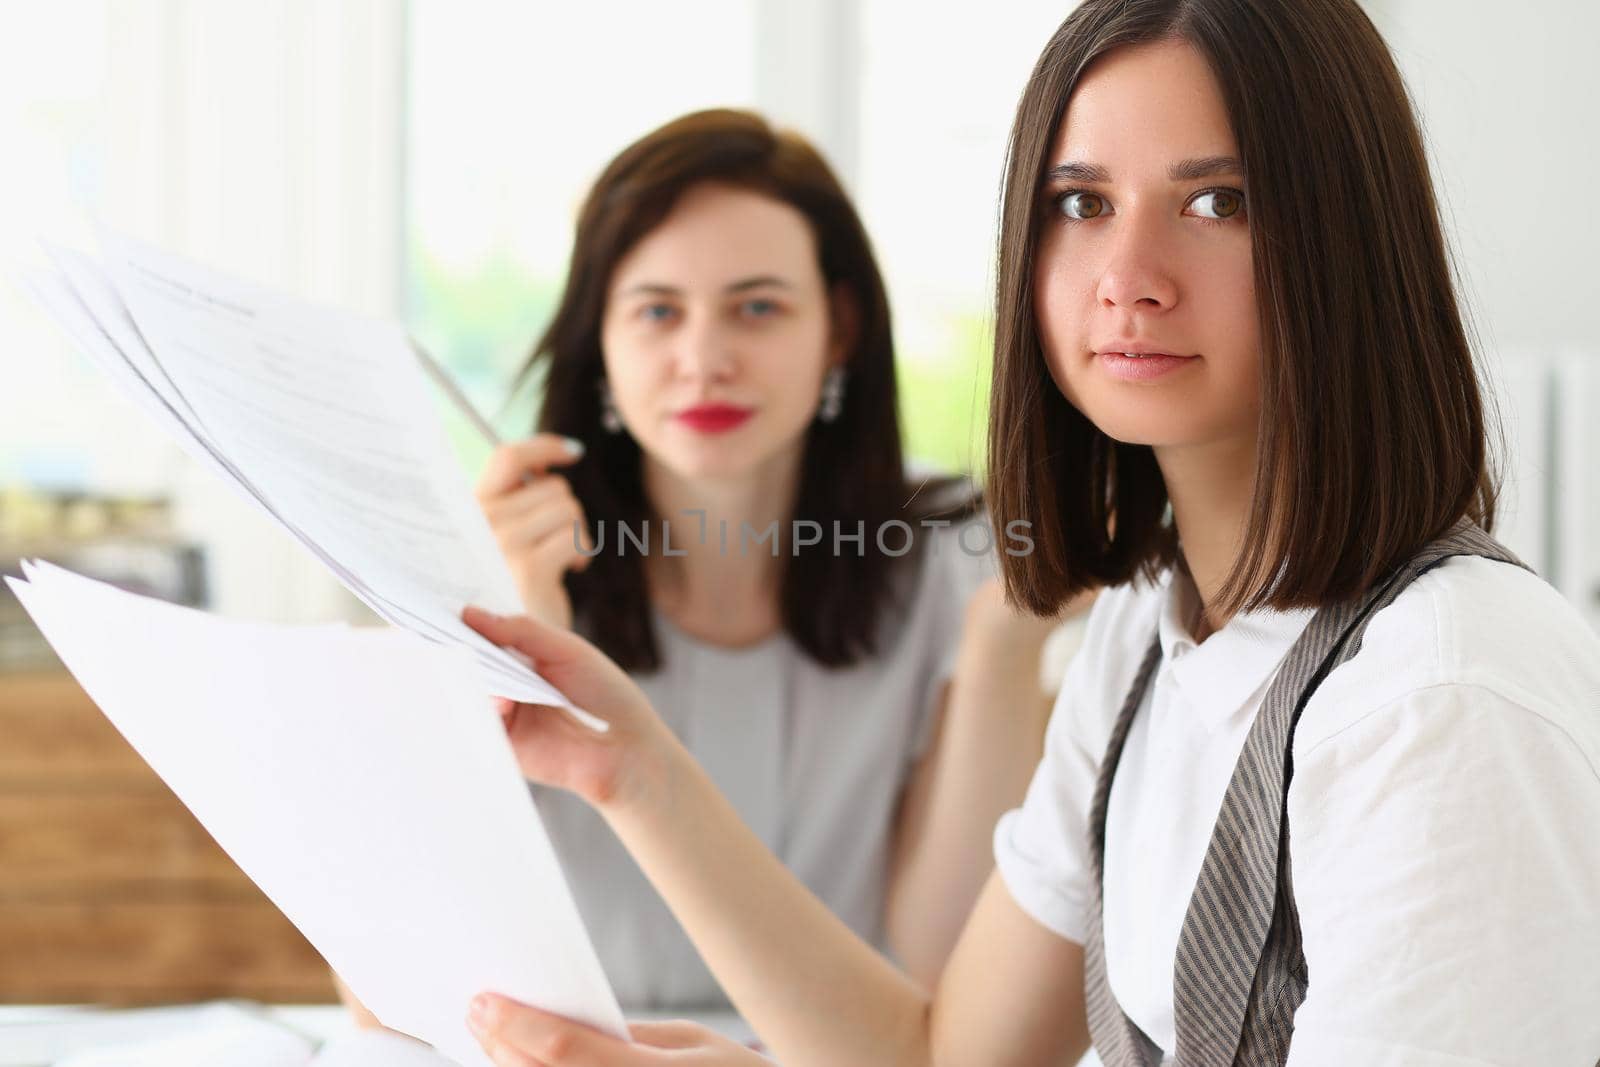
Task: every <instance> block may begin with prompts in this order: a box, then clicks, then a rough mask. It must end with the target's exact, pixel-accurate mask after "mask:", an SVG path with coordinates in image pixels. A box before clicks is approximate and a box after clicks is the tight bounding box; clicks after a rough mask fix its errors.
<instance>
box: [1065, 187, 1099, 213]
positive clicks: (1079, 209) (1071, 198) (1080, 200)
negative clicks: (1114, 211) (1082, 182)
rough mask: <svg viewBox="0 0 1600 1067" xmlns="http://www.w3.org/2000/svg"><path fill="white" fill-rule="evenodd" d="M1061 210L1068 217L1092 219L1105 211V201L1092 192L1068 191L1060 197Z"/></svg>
mask: <svg viewBox="0 0 1600 1067" xmlns="http://www.w3.org/2000/svg"><path fill="white" fill-rule="evenodd" d="M1061 210H1062V211H1063V212H1065V213H1066V215H1067V216H1068V217H1069V218H1074V219H1092V218H1096V217H1098V216H1099V215H1100V214H1101V212H1103V211H1105V201H1103V200H1101V199H1100V198H1099V197H1098V196H1096V195H1095V194H1093V193H1068V194H1067V195H1066V196H1064V197H1062V198H1061Z"/></svg>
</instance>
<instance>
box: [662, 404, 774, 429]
mask: <svg viewBox="0 0 1600 1067" xmlns="http://www.w3.org/2000/svg"><path fill="white" fill-rule="evenodd" d="M753 414H755V412H754V410H752V409H751V408H738V407H733V406H732V405H729V404H703V405H701V406H700V407H693V408H688V409H687V410H685V411H680V412H679V413H678V419H679V420H680V421H681V422H683V424H684V425H686V426H688V427H689V428H690V429H691V430H696V431H698V432H700V433H726V432H727V431H729V430H732V429H734V428H735V427H737V426H741V425H743V424H744V421H745V420H746V419H748V418H749V417H750V416H751V415H753Z"/></svg>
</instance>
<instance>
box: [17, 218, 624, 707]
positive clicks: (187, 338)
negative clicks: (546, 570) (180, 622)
mask: <svg viewBox="0 0 1600 1067" xmlns="http://www.w3.org/2000/svg"><path fill="white" fill-rule="evenodd" d="M101 244H102V246H103V248H104V250H105V256H106V262H105V265H104V266H102V265H100V264H99V263H97V262H96V261H94V260H93V259H91V258H90V257H88V256H85V255H83V254H81V253H77V252H73V251H70V250H67V249H60V248H49V252H50V255H51V257H52V259H53V261H54V264H55V268H54V269H53V270H50V269H43V270H39V271H36V272H34V273H32V274H29V275H27V276H25V277H24V279H23V281H24V284H25V285H26V286H27V287H28V288H29V289H30V290H31V291H32V293H33V295H34V296H35V298H36V299H37V300H38V301H39V303H40V304H41V305H42V306H43V307H44V309H45V311H46V312H47V313H48V314H50V316H51V317H52V318H54V319H55V320H56V321H57V322H58V323H59V324H60V325H61V326H62V327H63V328H64V329H66V331H67V332H68V333H69V334H70V335H71V336H72V337H73V338H74V339H75V340H76V341H77V343H78V345H79V346H80V347H81V348H82V349H83V351H84V352H85V353H87V354H88V356H89V357H90V358H91V359H93V360H94V362H95V363H96V364H98V365H99V366H100V367H101V368H102V369H103V370H104V371H105V373H106V374H108V375H109V376H110V377H111V378H112V379H113V380H114V381H115V382H117V384H118V385H120V386H121V387H122V389H123V390H124V391H125V392H126V393H127V394H128V395H129V396H130V397H132V398H133V400H134V401H135V402H137V403H138V404H140V405H141V406H142V407H143V408H144V409H145V410H146V411H148V412H149V413H150V415H151V416H152V417H154V418H155V419H156V420H157V421H158V422H159V423H160V424H161V425H162V426H163V427H164V428H165V429H166V430H167V431H168V433H170V434H171V435H172V437H173V438H174V439H175V440H176V441H177V442H178V443H179V444H180V445H181V446H182V447H183V448H184V449H185V450H186V451H187V452H188V453H190V454H191V455H193V456H194V457H196V458H197V459H198V460H199V461H200V462H201V463H203V464H205V465H206V466H207V467H209V468H210V469H211V470H213V471H214V472H216V473H217V474H218V475H220V476H221V477H223V478H224V479H226V480H227V481H228V482H230V483H231V484H233V485H234V486H235V487H236V488H237V489H238V490H239V491H240V492H242V493H243V494H244V495H245V496H246V497H247V498H248V499H250V500H251V501H253V502H254V503H255V504H257V505H258V506H259V507H260V508H261V509H263V510H264V511H265V512H266V513H267V514H268V515H269V516H270V517H271V518H272V519H274V520H275V521H276V522H278V523H279V524H280V525H281V526H283V527H284V528H285V529H286V530H288V532H289V533H290V534H291V535H292V536H294V537H295V538H296V539H297V540H299V541H300V543H301V544H303V545H304V546H305V547H306V549H307V550H309V551H310V552H311V553H312V554H314V555H315V556H316V557H317V558H318V559H320V560H321V561H322V562H323V563H324V564H325V565H326V566H327V567H328V569H329V570H331V571H332V572H333V574H334V575H335V576H336V577H337V578H338V579H339V580H340V581H341V582H343V583H344V585H345V586H346V587H347V588H349V589H350V590H351V592H353V593H354V594H355V595H356V596H358V597H360V598H361V600H362V601H364V602H365V603H366V604H367V605H369V606H370V607H371V608H372V609H373V610H374V611H375V612H377V613H378V614H379V615H380V616H382V617H383V618H384V619H386V620H388V621H389V622H391V623H394V624H395V625H397V626H402V627H405V628H406V629H409V630H412V631H414V632H416V633H419V634H421V635H423V636H425V637H428V638H430V639H432V640H435V641H441V642H446V643H452V644H460V645H465V646H467V647H468V648H471V649H472V650H473V651H474V653H475V655H476V656H477V658H478V660H479V662H480V664H481V668H482V669H483V670H484V671H485V673H486V675H487V676H488V677H489V678H490V679H491V683H492V686H493V687H494V688H495V690H496V692H498V693H500V694H501V695H503V696H508V697H513V698H516V699H520V700H527V701H534V702H539V703H545V704H555V705H560V706H565V707H571V706H572V705H571V704H570V703H569V702H568V701H567V700H566V699H565V698H564V697H562V696H561V694H560V693H559V692H557V691H556V690H555V689H554V688H553V687H551V686H550V685H549V684H548V683H546V682H545V681H544V680H543V679H541V678H539V676H538V675H537V674H536V673H534V672H533V671H532V670H531V669H529V667H528V665H527V664H526V663H525V662H524V661H523V660H522V659H521V658H520V657H518V656H516V655H515V654H513V653H510V652H508V651H506V650H504V649H500V648H496V647H494V646H493V645H491V644H490V643H488V642H487V641H485V640H483V638H481V637H480V636H479V635H478V634H476V633H474V632H473V631H472V630H470V629H468V628H467V627H466V626H464V625H463V624H462V622H461V620H460V612H461V609H462V607H464V606H465V605H467V604H476V605H478V606H479V607H483V608H487V609H488V610H490V611H499V612H502V613H507V612H516V611H520V610H521V606H520V603H519V600H518V597H517V592H516V585H515V582H514V581H513V579H512V577H511V573H510V571H509V569H508V568H507V566H506V563H505V561H504V559H503V558H502V557H501V555H500V553H499V551H498V550H497V548H496V546H495V544H494V538H493V535H492V534H491V533H490V531H489V526H488V523H487V522H486V521H485V520H484V518H483V516H482V514H481V513H480V512H479V511H478V508H477V506H476V505H475V503H474V502H473V500H472V496H471V492H470V490H469V487H468V486H467V484H466V479H465V476H464V475H463V473H462V471H461V469H460V467H459V466H458V464H457V463H456V461H455V459H454V457H453V455H452V454H451V451H450V447H449V443H448V440H447V438H446V435H445V432H444V428H443V425H442V424H441V422H440V420H439V416H438V412H437V410H436V409H435V407H434V406H433V404H432V403H431V401H430V399H429V394H428V385H427V381H426V378H425V377H424V374H423V371H422V369H421V366H420V365H419V363H418V361H417V359H416V355H415V351H414V349H413V348H412V346H411V343H410V341H409V339H408V338H407V337H406V335H405V333H404V331H403V330H401V328H400V327H399V326H398V325H397V324H395V323H392V322H384V321H380V320H375V319H370V318H366V317H363V316H360V315H355V314H352V313H349V312H344V311H340V310H336V309H332V308H326V307H321V306H318V305H314V304H310V303H307V302H305V301H300V300H295V299H292V298H290V297H287V296H285V295H283V294H280V293H276V292H273V291H270V290H267V289H264V288H262V287H260V286H256V285H252V284H249V283H246V282H242V281H238V280H236V279H232V278H228V277H225V276H223V275H220V274H217V273H215V272H213V271H210V270H207V269H205V268H203V267H200V266H198V265H196V264H193V263H190V262H187V261H185V260H181V259H179V258H177V257H175V256H172V255H169V254H167V253H164V252H161V251H160V250H157V249H154V248H151V247H149V246H146V245H143V244H140V243H138V242H135V241H131V240H128V239H126V238H122V237H118V236H115V235H112V234H103V235H102V237H101ZM574 710H577V709H574ZM587 721H589V722H591V724H593V725H596V726H597V727H599V724H598V723H596V722H595V720H593V719H588V720H587Z"/></svg>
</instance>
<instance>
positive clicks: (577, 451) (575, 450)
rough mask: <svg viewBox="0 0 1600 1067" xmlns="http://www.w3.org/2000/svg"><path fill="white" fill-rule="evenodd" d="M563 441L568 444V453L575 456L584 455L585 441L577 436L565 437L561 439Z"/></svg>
mask: <svg viewBox="0 0 1600 1067" xmlns="http://www.w3.org/2000/svg"><path fill="white" fill-rule="evenodd" d="M561 443H562V444H564V445H566V447H567V453H568V454H569V455H571V456H572V457H573V458H577V457H579V456H581V455H583V452H584V446H583V442H582V441H580V440H578V439H577V438H576V437H563V438H562V439H561Z"/></svg>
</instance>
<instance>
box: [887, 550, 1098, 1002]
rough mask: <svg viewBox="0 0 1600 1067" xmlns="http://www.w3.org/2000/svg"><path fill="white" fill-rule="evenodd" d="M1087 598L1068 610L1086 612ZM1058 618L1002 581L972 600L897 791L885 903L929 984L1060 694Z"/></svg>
mask: <svg viewBox="0 0 1600 1067" xmlns="http://www.w3.org/2000/svg"><path fill="white" fill-rule="evenodd" d="M1093 599H1094V598H1093V595H1092V594H1088V595H1086V596H1084V597H1080V598H1079V599H1078V600H1075V601H1073V603H1072V604H1070V605H1069V606H1068V609H1067V611H1066V612H1065V613H1064V615H1063V618H1066V617H1069V616H1072V615H1077V614H1079V613H1081V612H1082V611H1085V610H1087V608H1088V606H1089V604H1090V603H1092V601H1093ZM1060 622H1061V620H1060V619H1041V618H1037V617H1035V616H1032V615H1028V614H1025V613H1021V612H1017V611H1015V610H1014V609H1013V608H1012V607H1011V606H1010V605H1008V604H1007V603H1006V602H1005V595H1004V591H1003V589H1002V588H1001V585H1000V583H999V581H998V580H991V581H988V582H986V583H984V584H983V585H982V586H980V587H979V588H978V590H977V591H976V592H975V593H974V594H973V596H972V598H971V601H970V602H969V603H968V605H967V608H966V613H965V620H964V623H963V626H962V633H961V644H960V653H959V657H958V659H957V661H956V668H955V672H954V674H953V675H952V677H951V679H950V681H949V683H948V684H947V685H946V687H945V692H944V697H943V702H942V707H941V709H940V711H939V713H938V714H939V720H938V726H937V727H936V732H935V734H934V738H933V741H932V743H931V744H930V745H929V746H928V749H927V752H926V754H925V755H924V756H923V757H922V759H921V761H920V762H919V763H918V764H917V768H916V770H915V772H914V773H913V775H912V778H911V781H910V782H909V783H908V785H907V787H906V791H905V794H904V796H903V797H902V799H901V803H900V811H899V815H898V823H897V826H896V830H895V854H894V861H893V868H892V870H891V873H890V885H889V900H888V935H889V945H890V947H891V948H892V949H893V950H894V953H895V956H896V957H897V958H898V959H899V960H900V962H901V963H902V965H904V967H905V968H906V970H907V972H908V973H909V974H910V975H911V976H912V977H913V978H915V979H917V980H918V981H919V982H921V983H922V984H923V985H924V987H926V988H929V989H932V988H933V987H934V985H935V983H936V982H937V981H938V977H939V972H940V970H941V969H942V968H943V967H944V965H945V961H946V960H947V959H948V958H949V956H950V951H951V949H952V948H954V947H955V942H956V938H957V937H958V936H959V935H960V933H961V928H962V926H963V925H964V924H965V923H966V920H967V916H968V915H969V914H970V913H971V911H972V906H973V904H974V902H975V901H976V900H977V897H978V893H979V891H980V890H981V889H982V888H983V886H984V882H985V880H986V878H987V876H988V873H989V871H990V870H991V869H992V867H993V866H994V864H993V836H994V826H995V823H996V822H997V821H998V820H999V818H1000V816H1001V815H1002V814H1004V813H1005V812H1006V811H1008V810H1010V809H1011V808H1013V807H1016V806H1017V804H1019V803H1021V801H1022V796H1023V793H1024V792H1025V791H1026V790H1027V786H1028V780H1029V778H1030V777H1032V775H1033V771H1034V768H1035V767H1036V766H1037V765H1038V763H1039V757H1040V755H1041V753H1042V750H1043V743H1044V730H1045V724H1046V723H1047V722H1048V720H1049V717H1050V705H1051V703H1052V702H1053V696H1052V695H1047V694H1046V693H1045V692H1044V691H1043V690H1042V688H1041V686H1040V680H1039V674H1040V671H1039V666H1040V655H1041V653H1042V651H1043V649H1044V644H1045V640H1046V638H1048V637H1049V636H1050V634H1051V632H1052V631H1054V629H1055V628H1056V627H1057V626H1058V625H1060Z"/></svg>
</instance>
